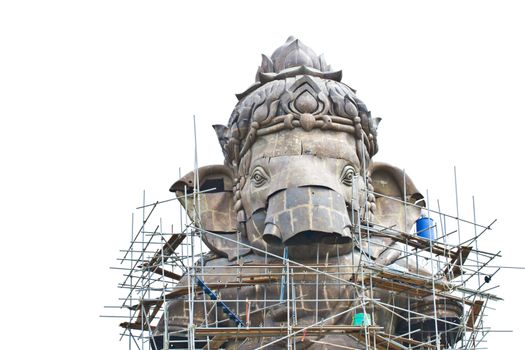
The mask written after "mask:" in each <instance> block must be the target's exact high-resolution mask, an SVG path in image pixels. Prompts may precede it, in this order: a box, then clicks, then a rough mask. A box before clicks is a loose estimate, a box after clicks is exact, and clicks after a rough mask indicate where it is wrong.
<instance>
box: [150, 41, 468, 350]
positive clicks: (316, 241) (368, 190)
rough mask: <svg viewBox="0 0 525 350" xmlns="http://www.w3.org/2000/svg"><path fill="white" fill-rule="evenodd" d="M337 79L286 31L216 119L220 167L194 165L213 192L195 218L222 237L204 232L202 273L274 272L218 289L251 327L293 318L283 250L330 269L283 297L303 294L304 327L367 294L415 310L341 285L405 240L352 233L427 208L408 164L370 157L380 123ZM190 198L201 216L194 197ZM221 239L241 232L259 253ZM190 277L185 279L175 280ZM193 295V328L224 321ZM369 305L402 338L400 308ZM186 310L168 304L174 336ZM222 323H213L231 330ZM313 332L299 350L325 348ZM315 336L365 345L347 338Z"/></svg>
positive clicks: (383, 262)
mask: <svg viewBox="0 0 525 350" xmlns="http://www.w3.org/2000/svg"><path fill="white" fill-rule="evenodd" d="M341 76H342V75H341V72H340V71H332V70H331V68H330V66H328V65H327V64H326V62H325V60H324V58H323V57H322V56H317V55H316V54H315V53H314V52H313V50H311V49H310V48H308V47H306V46H305V45H304V44H302V43H301V42H300V41H299V40H296V39H295V38H289V39H288V41H287V42H286V43H285V44H284V45H283V46H281V47H279V48H278V49H277V50H276V51H275V52H274V53H273V55H271V57H267V56H264V55H263V61H262V64H261V66H260V68H259V70H258V72H257V81H256V83H255V84H254V85H252V86H251V87H250V88H248V89H247V90H246V91H245V92H244V93H242V94H239V95H238V97H239V103H238V104H237V105H236V106H235V108H234V110H233V112H232V115H231V117H230V120H229V122H228V125H227V126H223V125H215V126H214V128H215V130H216V132H217V135H218V138H219V143H220V145H221V147H222V150H223V154H224V158H225V159H224V164H225V165H217V166H212V167H203V168H202V169H199V176H198V178H199V183H200V185H201V186H200V187H201V189H202V188H203V187H206V186H209V185H210V184H212V185H215V186H216V187H217V189H218V190H217V191H215V193H206V194H202V195H201V197H200V198H201V199H200V203H201V206H200V211H201V216H200V223H199V225H200V226H201V227H202V228H204V229H206V230H208V231H213V232H215V233H217V234H219V235H222V236H218V237H217V236H215V235H209V234H204V235H203V239H204V242H205V243H206V244H207V245H208V247H209V248H210V249H211V250H212V251H213V252H214V253H215V254H210V255H208V256H207V257H206V260H205V261H203V262H202V264H201V262H199V263H198V264H197V268H198V267H199V266H201V265H202V266H203V267H202V270H200V271H198V273H201V274H202V278H203V279H204V280H205V282H206V283H210V284H213V283H219V282H220V283H222V282H228V283H234V282H239V278H240V277H239V276H246V275H254V276H266V277H268V278H269V280H268V283H260V284H256V285H252V286H241V287H228V286H226V287H224V288H222V289H221V290H220V293H221V298H222V299H223V300H230V301H229V305H232V307H233V308H234V309H235V310H234V311H235V312H236V313H237V314H238V315H239V316H240V317H242V318H243V319H245V318H246V309H245V307H247V306H246V305H239V302H234V301H233V300H236V301H239V300H244V299H247V300H250V301H251V302H250V304H249V305H250V308H251V309H250V311H251V313H250V323H251V324H252V325H264V326H280V325H282V324H283V323H285V322H287V317H288V313H289V312H291V311H290V310H288V309H286V304H283V303H279V302H278V300H279V299H280V295H281V292H282V290H281V277H280V276H281V275H282V271H283V270H282V261H281V260H279V259H276V258H275V257H272V256H270V255H267V253H272V254H276V255H279V256H281V255H282V254H283V250H284V248H285V247H287V249H288V256H289V258H291V259H293V260H295V261H298V262H300V263H301V264H304V265H310V266H316V268H319V269H320V270H321V271H323V272H329V273H331V274H332V275H331V276H328V275H326V274H323V273H317V274H313V273H311V271H309V270H307V269H303V268H298V267H294V268H293V271H292V274H293V276H294V281H293V285H292V287H291V288H293V290H292V291H290V290H287V292H291V293H292V294H291V295H295V298H296V301H297V309H296V310H295V311H294V317H295V320H294V322H296V324H297V325H303V326H307V325H311V324H313V323H315V322H316V321H318V320H320V319H330V317H331V316H334V315H337V314H338V313H340V312H342V311H344V310H348V309H349V308H351V307H353V306H356V305H361V303H362V301H363V300H364V299H363V298H366V297H369V298H374V299H376V300H379V301H380V302H382V303H385V304H390V305H393V306H400V307H407V306H408V304H407V303H408V302H407V295H406V294H404V293H392V292H391V291H389V290H385V289H380V288H373V289H369V290H368V292H366V293H364V294H365V295H362V294H363V293H361V295H360V293H359V292H358V290H359V289H358V288H356V287H355V286H353V285H352V283H345V281H346V282H349V281H354V282H356V283H357V282H359V279H360V277H359V276H358V275H357V274H356V273H357V271H358V269H357V267H358V265H359V264H360V263H366V264H370V265H374V264H376V265H380V266H388V265H389V264H391V263H393V262H395V261H396V259H397V257H399V255H400V254H399V251H400V250H401V249H403V246H402V245H401V244H399V243H396V244H393V242H392V240H391V239H388V238H384V237H381V236H377V237H371V238H370V239H362V238H361V237H359V236H358V235H357V232H358V228H359V227H361V225H364V226H365V227H372V226H374V225H375V226H377V227H391V228H393V229H394V230H397V231H400V232H407V231H409V230H410V228H411V227H412V225H413V223H414V221H415V220H416V219H417V217H418V216H419V214H420V209H419V208H416V207H410V206H409V207H406V206H405V205H403V203H402V201H406V202H409V203H415V202H416V201H420V202H419V204H420V205H424V202H423V201H422V198H423V196H422V195H421V194H420V193H419V192H418V191H417V189H416V187H415V186H414V184H413V182H412V180H411V179H410V178H409V177H408V176H407V175H406V174H404V173H403V171H401V170H400V169H398V168H395V167H393V166H390V165H388V164H383V163H377V164H375V163H374V162H373V161H372V157H373V156H374V155H375V154H376V152H377V149H378V148H377V126H378V123H379V121H380V119H379V118H372V116H371V113H370V112H369V111H368V109H367V108H366V106H365V105H364V103H363V102H361V101H360V100H359V99H358V98H357V97H356V95H355V91H354V90H352V89H351V88H350V87H348V86H347V85H345V84H343V83H341ZM195 178H196V176H195V174H193V173H190V174H188V175H186V176H185V177H184V178H182V179H181V180H179V181H177V182H176V183H175V184H174V185H173V186H172V188H171V190H172V191H175V192H176V193H177V195H179V196H181V195H183V194H184V188H185V189H186V192H187V193H188V191H189V192H192V191H193V190H194V187H195V186H194V185H195V184H194V183H193V182H192V181H193V179H195ZM206 184H207V185H206ZM212 192H213V191H212ZM183 205H184V206H185V208H186V209H187V210H188V212H189V214H190V216H191V217H192V218H195V214H194V210H193V200H192V198H188V200H187V203H185V202H184V203H183ZM220 237H227V238H230V239H234V240H237V239H238V240H239V241H240V242H241V243H244V244H248V245H250V246H251V247H253V248H247V247H246V246H240V245H237V244H235V243H232V242H230V241H227V240H221V238H220ZM323 264H324V267H323ZM398 264H405V267H403V268H406V269H407V271H412V269H413V266H415V264H414V265H412V264H410V263H409V260H407V261H406V263H405V262H398ZM250 265H254V266H257V267H253V266H252V267H250ZM275 265H277V266H275ZM264 266H266V267H264ZM423 270H424V269H421V268H420V269H419V271H418V273H422V274H425V273H426V272H425V271H423ZM232 271H235V274H232ZM275 276H277V277H275ZM333 276H336V278H334V277H333ZM272 278H273V279H272ZM187 283H188V279H187V276H185V277H184V278H183V279H182V280H181V282H180V285H181V286H185V285H187ZM372 291H373V293H372ZM198 298H200V300H202V302H197V303H195V310H194V315H193V320H194V323H195V324H202V323H205V322H207V323H208V324H215V325H217V324H216V323H214V322H216V321H217V315H216V313H213V314H210V313H209V312H208V315H206V314H205V308H204V306H205V305H206V307H207V309H206V310H208V311H209V310H210V309H211V308H212V307H213V303H212V302H210V301H209V300H204V299H206V298H205V297H204V296H203V295H202V294H200V295H198ZM312 300H318V301H312ZM247 305H248V304H247ZM361 310H362V311H364V310H363V309H361ZM366 312H367V313H370V314H371V315H372V316H373V321H374V323H375V324H376V325H378V326H380V327H383V328H384V331H385V332H387V333H391V334H394V333H395V330H396V327H398V323H399V320H400V318H399V317H398V316H397V315H396V314H395V313H392V312H389V311H388V310H387V311H385V309H384V308H369V306H366ZM458 312H459V311H458ZM188 313H189V309H188V303H187V301H186V300H185V299H184V298H182V297H181V298H178V299H175V300H172V301H170V304H169V307H168V314H169V320H168V327H169V329H170V331H175V330H178V329H179V330H180V329H185V328H187V326H188V319H189V314H188ZM354 313H355V312H351V313H347V314H345V315H344V316H341V317H336V318H332V319H330V320H329V322H327V323H325V324H340V325H341V324H344V325H349V324H351V316H352V315H353V314H354ZM221 319H222V318H219V321H220V322H219V324H218V326H230V327H232V326H234V324H233V323H232V322H231V321H228V320H223V321H221ZM158 324H159V327H158V328H157V331H156V334H157V335H162V334H163V327H164V323H163V321H161V322H159V323H158ZM401 328H402V327H401ZM313 339H314V337H309V336H306V335H305V336H304V339H303V340H304V342H303V344H302V348H304V349H306V348H308V349H325V348H329V347H326V346H324V345H320V343H315V342H312V341H311V340H313ZM315 339H317V340H319V339H324V340H325V341H327V342H329V343H332V344H336V345H342V346H346V347H348V348H358V349H361V348H364V347H363V345H362V344H360V343H359V342H358V341H357V340H356V339H355V338H352V337H349V336H346V335H342V336H337V335H327V336H326V337H324V338H323V337H319V338H315ZM270 340H271V339H269V338H254V339H233V340H230V341H228V342H227V343H225V345H224V346H225V347H226V348H227V349H253V348H256V347H258V346H260V345H261V344H264V343H268V342H269V341H270ZM284 348H286V343H282V342H279V343H276V344H274V345H273V346H272V347H269V349H284Z"/></svg>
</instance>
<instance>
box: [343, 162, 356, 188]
mask: <svg viewBox="0 0 525 350" xmlns="http://www.w3.org/2000/svg"><path fill="white" fill-rule="evenodd" d="M354 176H355V169H354V167H353V166H351V165H346V166H345V167H344V168H343V171H342V173H341V182H342V183H343V184H345V185H347V186H352V182H353V180H354Z"/></svg>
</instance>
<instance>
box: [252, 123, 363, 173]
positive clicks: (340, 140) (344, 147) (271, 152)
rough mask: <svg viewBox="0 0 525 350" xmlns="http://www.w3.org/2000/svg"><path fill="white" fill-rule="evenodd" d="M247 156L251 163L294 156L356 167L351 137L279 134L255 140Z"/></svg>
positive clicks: (320, 133)
mask: <svg viewBox="0 0 525 350" xmlns="http://www.w3.org/2000/svg"><path fill="white" fill-rule="evenodd" d="M250 153H251V159H252V163H254V162H257V160H259V159H266V158H276V157H286V156H298V155H313V156H316V157H318V158H327V159H342V160H346V161H348V162H349V163H352V164H355V165H359V163H360V162H359V157H358V156H357V151H356V140H355V138H354V137H353V135H351V134H348V133H345V132H335V131H323V130H311V131H308V132H307V131H304V130H302V129H293V130H283V131H280V132H276V133H273V134H268V135H264V136H261V137H258V138H257V140H256V141H255V142H254V144H253V145H252V147H251V152H250Z"/></svg>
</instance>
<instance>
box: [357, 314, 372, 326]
mask: <svg viewBox="0 0 525 350" xmlns="http://www.w3.org/2000/svg"><path fill="white" fill-rule="evenodd" d="M371 324H372V322H371V321H370V315H369V314H364V313H358V314H355V315H354V318H353V320H352V326H370V325H371Z"/></svg>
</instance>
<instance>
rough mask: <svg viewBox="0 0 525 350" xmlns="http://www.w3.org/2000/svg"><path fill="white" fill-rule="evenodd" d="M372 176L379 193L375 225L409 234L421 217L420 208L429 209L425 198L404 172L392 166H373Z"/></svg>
mask: <svg viewBox="0 0 525 350" xmlns="http://www.w3.org/2000/svg"><path fill="white" fill-rule="evenodd" d="M370 176H371V178H372V185H373V186H374V192H375V193H376V210H375V213H374V217H375V218H374V223H377V224H378V225H380V226H383V227H392V228H393V229H395V230H397V231H402V232H406V233H409V231H410V229H411V228H412V226H413V225H414V223H415V221H416V220H417V219H418V218H419V216H420V214H421V208H419V207H425V206H426V204H425V201H424V197H423V195H421V193H419V191H418V190H417V188H416V186H415V185H414V182H413V181H412V179H411V178H410V177H409V176H408V175H407V174H406V173H405V172H404V171H403V170H401V169H399V168H396V167H394V166H392V165H390V164H386V163H373V164H372V166H371V167H370ZM403 201H405V202H407V203H410V204H415V205H417V206H413V205H410V204H404V203H403Z"/></svg>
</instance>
